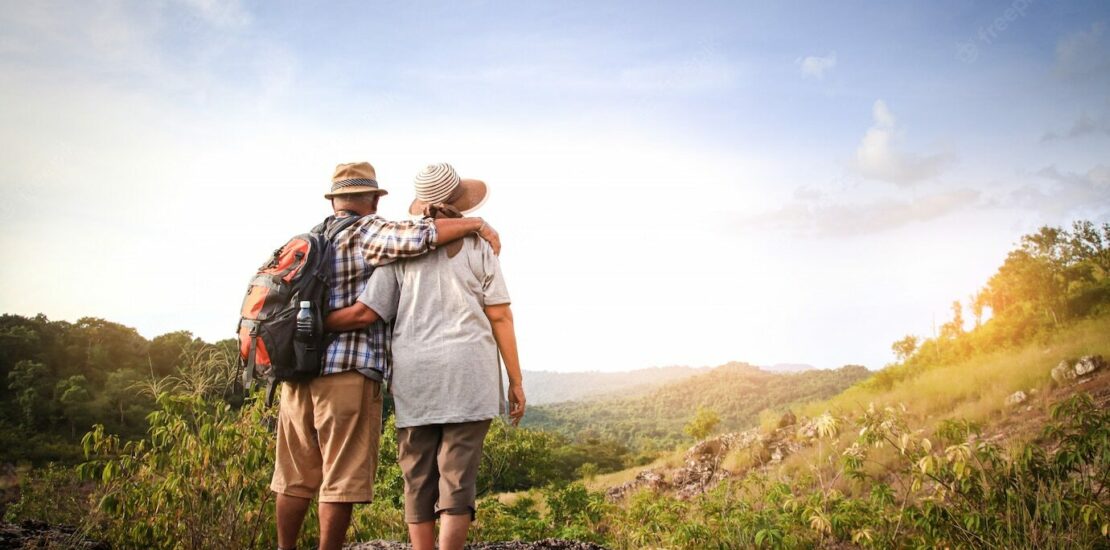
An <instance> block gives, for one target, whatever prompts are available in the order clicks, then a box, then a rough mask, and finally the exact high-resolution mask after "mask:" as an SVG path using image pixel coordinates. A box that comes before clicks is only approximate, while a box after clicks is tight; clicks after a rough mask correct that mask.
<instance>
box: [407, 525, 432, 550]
mask: <svg viewBox="0 0 1110 550" xmlns="http://www.w3.org/2000/svg"><path fill="white" fill-rule="evenodd" d="M409 541H410V542H412V550H435V547H436V522H435V520H432V521H425V522H422V523H410V524H409Z"/></svg>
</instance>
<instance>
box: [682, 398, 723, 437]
mask: <svg viewBox="0 0 1110 550" xmlns="http://www.w3.org/2000/svg"><path fill="white" fill-rule="evenodd" d="M720 423H721V417H720V416H719V415H718V414H717V411H715V410H713V409H710V408H708V407H703V406H701V405H698V410H697V412H695V413H694V418H692V419H690V422H689V423H687V424H686V427H685V428H683V429H682V431H684V432H686V435H689V436H690V437H692V438H694V439H696V440H702V439H705V438H706V437H708V436H709V434H711V433H713V430H715V429H716V428H717V424H720Z"/></svg>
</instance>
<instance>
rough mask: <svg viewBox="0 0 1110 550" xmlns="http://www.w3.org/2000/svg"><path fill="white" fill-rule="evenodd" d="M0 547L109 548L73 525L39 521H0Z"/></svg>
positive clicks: (93, 549) (107, 549)
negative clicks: (67, 525) (83, 533)
mask: <svg viewBox="0 0 1110 550" xmlns="http://www.w3.org/2000/svg"><path fill="white" fill-rule="evenodd" d="M0 548H27V549H31V548H35V549H44V550H45V549H48V548H50V549H54V548H57V549H59V550H60V549H63V548H65V549H75V550H110V549H111V547H110V546H108V545H107V544H105V543H103V542H96V541H93V540H89V539H88V538H86V537H85V536H84V535H82V534H81V533H79V532H77V530H76V529H74V528H73V527H66V526H61V525H49V524H46V523H43V522H41V521H24V522H22V523H19V524H14V523H0Z"/></svg>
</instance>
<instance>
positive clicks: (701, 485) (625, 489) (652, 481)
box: [606, 412, 817, 500]
mask: <svg viewBox="0 0 1110 550" xmlns="http://www.w3.org/2000/svg"><path fill="white" fill-rule="evenodd" d="M796 423H797V419H796V418H795V416H794V414H793V413H791V412H787V413H786V414H784V415H783V416H782V418H780V419H779V422H778V426H779V428H778V429H776V430H775V431H774V432H772V433H771V434H768V435H762V434H760V433H759V430H757V429H751V430H746V431H743V432H732V433H727V434H724V435H720V436H717V437H713V438H710V439H706V440H703V441H699V442H698V443H697V444H695V445H694V446H693V447H690V449H689V450H687V451H686V455H685V457H684V462H683V465H682V466H681V467H679V468H676V469H674V470H669V471H668V470H666V469H663V468H655V469H651V470H644V471H642V472H640V473H639V474H636V477H635V478H634V479H633V480H632V481H629V482H627V483H624V484H622V485H618V486H616V487H612V488H610V489H609V490H608V491H607V492H606V496H607V497H608V498H609V499H610V500H619V499H622V498H624V497H625V496H627V495H628V494H629V493H631V492H633V491H635V490H637V489H640V488H644V487H647V488H650V489H653V490H657V491H662V490H667V491H673V492H674V495H675V496H677V497H678V498H680V499H684V500H685V499H689V498H692V497H695V496H697V495H700V494H702V493H705V492H706V491H708V490H710V489H712V488H713V487H714V486H716V485H717V484H718V483H720V482H721V481H722V480H724V479H726V478H728V477H729V476H731V475H733V474H732V472H729V471H728V470H726V469H724V468H722V467H721V462H722V461H723V460H724V459H725V457H726V456H728V454H729V453H730V452H731V451H735V450H743V449H747V450H749V451H750V452H751V453H752V455H753V456H754V457H755V463H756V465H766V464H772V463H777V462H780V461H782V459H784V458H785V457H787V456H789V455H791V454H794V453H795V452H797V450H798V449H799V448H801V447H802V446H803V443H800V442H799V441H798V440H797V439H795V435H796V434H795V431H796V430H795V428H794V424H796ZM811 423H812V421H811V422H808V423H807V424H806V425H809V424H811ZM803 430H805V426H803V428H801V429H800V430H798V431H803ZM812 431H813V434H814V435H813V437H816V433H817V431H816V428H812Z"/></svg>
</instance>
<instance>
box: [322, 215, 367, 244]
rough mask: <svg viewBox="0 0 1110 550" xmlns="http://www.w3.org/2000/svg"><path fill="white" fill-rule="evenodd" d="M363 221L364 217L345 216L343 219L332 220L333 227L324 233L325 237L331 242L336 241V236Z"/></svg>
mask: <svg viewBox="0 0 1110 550" xmlns="http://www.w3.org/2000/svg"><path fill="white" fill-rule="evenodd" d="M360 219H362V216H344V217H342V218H335V219H334V220H332V223H331V226H330V227H328V228H327V230H326V231H324V237H326V238H327V239H328V240H329V241H330V240H332V239H335V236H336V235H338V234H339V233H340V232H342V231H343V230H344V229H347V228H348V227H351V226H352V225H354V223H355V222H357V221H358V220H360Z"/></svg>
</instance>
